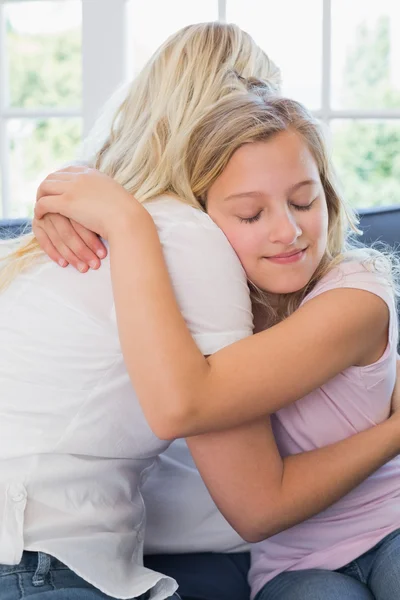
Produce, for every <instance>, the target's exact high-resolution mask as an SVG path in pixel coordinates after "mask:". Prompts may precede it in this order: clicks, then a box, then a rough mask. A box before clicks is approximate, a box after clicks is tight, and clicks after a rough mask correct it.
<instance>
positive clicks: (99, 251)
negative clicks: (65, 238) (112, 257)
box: [71, 219, 107, 258]
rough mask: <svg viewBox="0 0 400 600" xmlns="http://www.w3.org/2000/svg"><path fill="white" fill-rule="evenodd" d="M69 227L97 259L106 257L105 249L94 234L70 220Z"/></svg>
mask: <svg viewBox="0 0 400 600" xmlns="http://www.w3.org/2000/svg"><path fill="white" fill-rule="evenodd" d="M71 225H72V227H73V228H74V229H75V231H76V232H77V234H78V235H79V236H80V237H81V238H82V240H83V241H84V242H85V244H86V246H87V247H88V248H90V249H91V250H92V252H93V253H94V254H95V255H96V256H98V257H99V258H105V257H106V256H107V248H106V247H105V245H104V244H103V242H102V241H101V239H100V238H99V236H98V235H97V234H96V233H94V232H93V231H90V230H89V229H86V227H83V226H82V225H79V223H77V222H76V221H74V220H73V219H71Z"/></svg>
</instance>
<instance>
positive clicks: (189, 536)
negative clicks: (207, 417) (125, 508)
mask: <svg viewBox="0 0 400 600" xmlns="http://www.w3.org/2000/svg"><path fill="white" fill-rule="evenodd" d="M142 491H143V498H144V501H145V504H146V511H147V523H146V535H145V540H144V552H145V554H164V553H167V554H174V553H176V554H186V553H188V552H244V551H248V550H249V549H250V546H249V544H247V543H246V542H244V541H243V539H242V538H241V537H240V536H239V535H238V534H237V533H236V531H235V530H234V529H233V527H231V526H230V525H229V523H228V521H226V519H225V518H224V517H223V516H222V514H221V513H220V512H219V510H218V508H217V507H216V505H215V504H214V501H213V500H212V498H211V496H210V494H209V492H208V490H207V488H206V486H205V484H204V482H203V480H202V478H201V477H200V473H199V472H198V470H197V468H196V465H195V464H194V461H193V458H192V455H191V454H190V451H189V448H188V447H187V444H186V442H185V440H176V441H175V442H173V443H172V444H171V445H170V446H169V447H168V448H167V450H166V451H165V452H164V453H163V454H162V455H161V456H159V457H158V458H157V461H156V464H155V465H154V468H153V469H152V470H151V472H150V474H149V477H148V478H147V479H146V482H145V484H144V485H143V490H142Z"/></svg>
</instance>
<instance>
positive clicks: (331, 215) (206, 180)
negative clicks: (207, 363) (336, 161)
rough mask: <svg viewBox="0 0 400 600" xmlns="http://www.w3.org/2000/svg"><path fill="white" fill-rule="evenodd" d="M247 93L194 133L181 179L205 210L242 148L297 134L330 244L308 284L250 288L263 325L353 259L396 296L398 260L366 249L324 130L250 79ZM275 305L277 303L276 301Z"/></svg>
mask: <svg viewBox="0 0 400 600" xmlns="http://www.w3.org/2000/svg"><path fill="white" fill-rule="evenodd" d="M246 87H247V89H248V92H247V93H243V92H238V93H236V94H234V95H230V96H229V95H228V96H226V97H224V98H221V100H220V101H219V102H217V103H216V104H215V105H214V106H213V107H212V108H211V109H210V110H209V111H208V112H207V114H206V115H204V116H203V118H202V119H200V121H199V122H198V123H197V125H196V126H195V127H194V128H193V129H192V132H191V136H190V137H189V138H188V140H187V150H186V152H184V153H183V154H184V156H185V157H186V160H185V162H184V165H183V166H184V177H183V179H184V180H187V181H188V182H189V185H190V188H191V190H192V193H193V195H194V197H195V199H196V201H197V202H198V203H199V204H201V205H202V206H203V207H204V209H205V210H206V207H207V191H208V190H209V188H210V187H211V185H212V184H213V182H214V181H215V180H216V179H217V177H218V176H219V175H221V173H222V172H223V170H224V169H225V167H226V166H227V164H228V161H229V160H230V158H231V157H232V155H233V154H234V152H236V150H238V149H239V148H240V147H241V146H243V145H244V144H249V143H254V142H260V141H268V140H269V139H271V138H272V137H273V136H275V135H277V134H278V133H280V132H283V131H288V130H289V131H294V132H296V133H297V134H298V135H299V136H300V137H301V138H302V139H303V141H304V142H305V144H306V145H307V147H308V148H309V150H310V152H311V154H312V156H313V158H314V160H315V163H316V165H317V168H318V172H319V176H320V179H321V183H322V187H323V190H324V193H325V197H326V203H327V209H328V240H327V246H326V250H325V253H324V256H323V258H322V260H321V262H320V264H319V266H318V268H317V269H316V271H315V273H314V275H313V277H312V278H311V280H310V281H309V282H308V284H307V285H306V286H305V287H304V288H303V289H301V290H299V291H297V292H293V293H289V294H281V295H278V298H277V295H274V296H273V298H272V296H271V294H268V293H267V292H265V291H264V290H261V289H260V288H258V287H256V286H255V285H253V284H252V283H251V282H249V283H250V287H251V291H252V296H253V301H255V302H256V303H258V304H261V305H262V306H263V307H264V308H265V309H266V310H265V313H264V314H265V315H266V323H265V325H266V326H270V325H272V324H274V323H276V322H279V321H281V320H282V319H284V318H286V317H287V316H289V315H290V314H292V313H293V312H294V311H295V310H296V309H297V308H298V307H299V306H300V304H301V302H302V300H303V299H304V297H305V296H306V295H307V293H309V292H310V291H311V289H312V288H313V287H314V286H315V284H316V283H317V282H318V281H319V280H320V279H321V278H322V277H323V276H324V275H325V274H326V273H327V272H328V271H329V270H330V269H332V268H333V267H334V266H336V265H338V264H339V263H340V262H342V261H344V260H351V259H355V260H358V261H361V262H362V263H364V264H365V265H366V266H367V268H370V269H373V270H374V271H375V272H376V273H379V275H381V276H382V277H383V278H384V279H385V280H386V281H387V282H388V283H389V284H390V285H391V286H392V287H393V290H394V292H395V293H396V294H398V285H397V281H398V273H399V266H398V261H397V260H396V258H395V256H394V255H393V253H391V252H383V251H378V250H376V249H372V248H365V247H363V246H362V245H361V244H360V243H359V242H357V239H356V236H357V235H358V234H360V233H361V232H360V230H359V229H358V227H357V225H358V219H357V217H356V214H355V212H354V210H353V209H352V208H351V207H350V206H349V205H348V204H347V202H346V201H345V199H344V197H343V195H342V193H341V191H340V189H339V187H338V184H337V180H336V177H335V173H334V169H333V165H332V162H331V159H330V155H329V152H328V147H327V144H326V141H325V137H324V134H323V130H322V128H321V126H320V124H319V123H318V121H317V120H316V119H315V118H314V117H313V116H312V115H311V113H310V112H309V111H308V110H307V109H306V108H305V107H304V106H303V105H302V104H300V103H299V102H296V101H294V100H290V99H287V98H282V97H278V96H276V97H274V96H271V93H270V91H269V90H268V88H266V86H265V85H264V83H263V82H262V81H257V80H254V79H250V80H248V81H247V83H246ZM277 300H278V302H277Z"/></svg>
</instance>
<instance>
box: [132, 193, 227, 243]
mask: <svg viewBox="0 0 400 600" xmlns="http://www.w3.org/2000/svg"><path fill="white" fill-rule="evenodd" d="M144 206H145V208H146V209H147V211H148V212H149V213H150V214H151V216H152V218H153V220H154V222H155V224H156V226H157V228H158V230H159V233H160V230H161V231H163V232H164V231H165V230H166V229H169V228H170V227H177V226H185V225H186V226H189V227H199V228H206V229H214V230H216V231H220V229H219V228H218V227H217V225H216V224H215V223H214V222H213V221H212V219H211V218H210V217H209V216H208V214H207V213H206V212H204V211H203V210H201V209H200V208H196V207H194V206H191V205H190V204H188V203H187V202H185V200H182V199H180V198H178V197H177V196H173V195H169V194H163V195H161V196H157V197H156V198H153V199H151V200H148V201H146V202H145V203H144Z"/></svg>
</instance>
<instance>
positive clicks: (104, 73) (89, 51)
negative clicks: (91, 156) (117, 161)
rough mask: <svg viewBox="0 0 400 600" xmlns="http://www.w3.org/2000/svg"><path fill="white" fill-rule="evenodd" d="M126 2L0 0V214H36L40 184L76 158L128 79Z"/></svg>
mask: <svg viewBox="0 0 400 600" xmlns="http://www.w3.org/2000/svg"><path fill="white" fill-rule="evenodd" d="M125 4H126V0H112V1H111V0H95V1H93V0H0V169H1V170H0V218H2V217H3V218H5V217H11V218H13V217H26V216H30V215H31V214H32V206H33V199H34V194H35V192H36V189H37V186H38V184H39V183H40V182H41V180H42V179H43V178H44V177H45V176H46V175H47V174H48V173H49V172H51V170H52V169H54V168H57V167H59V166H60V165H62V164H65V163H67V162H69V161H71V160H73V159H74V158H75V157H76V155H77V152H78V150H79V146H80V143H81V140H82V136H83V135H84V134H85V133H87V131H88V130H89V129H90V127H91V126H92V124H93V122H94V120H95V117H96V115H97V114H98V112H99V110H100V107H101V106H102V104H103V103H104V102H105V101H106V99H107V98H108V97H109V96H110V94H111V93H112V92H113V90H114V89H115V87H117V86H118V85H119V84H120V83H121V81H123V79H124V78H125V76H126V74H125V63H124V56H125V43H124V37H123V35H122V34H121V32H122V31H123V29H124V23H125V18H124V16H125V13H124V9H125ZM105 34H106V35H107V36H108V37H107V39H108V44H105V43H104V37H105ZM100 66H101V69H100Z"/></svg>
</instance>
